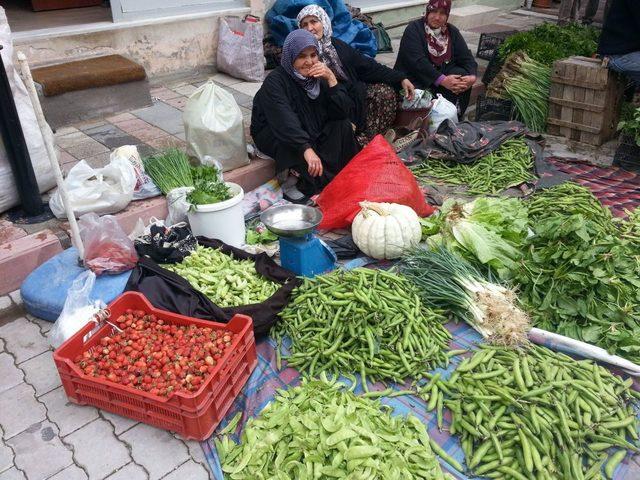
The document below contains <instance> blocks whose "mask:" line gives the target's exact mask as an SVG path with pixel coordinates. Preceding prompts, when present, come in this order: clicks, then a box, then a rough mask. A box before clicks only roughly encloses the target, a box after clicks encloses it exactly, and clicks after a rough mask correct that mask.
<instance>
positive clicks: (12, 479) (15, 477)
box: [0, 467, 27, 480]
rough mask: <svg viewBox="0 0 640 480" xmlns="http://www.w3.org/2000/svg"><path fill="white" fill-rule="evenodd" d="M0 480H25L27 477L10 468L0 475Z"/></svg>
mask: <svg viewBox="0 0 640 480" xmlns="http://www.w3.org/2000/svg"><path fill="white" fill-rule="evenodd" d="M0 480H27V477H25V476H24V473H22V472H21V471H20V470H18V469H16V468H15V467H12V468H10V469H9V470H7V471H6V472H3V473H0Z"/></svg>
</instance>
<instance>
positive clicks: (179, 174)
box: [143, 148, 193, 195]
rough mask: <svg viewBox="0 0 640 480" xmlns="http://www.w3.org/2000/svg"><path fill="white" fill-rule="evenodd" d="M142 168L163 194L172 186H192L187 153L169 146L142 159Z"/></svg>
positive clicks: (172, 187)
mask: <svg viewBox="0 0 640 480" xmlns="http://www.w3.org/2000/svg"><path fill="white" fill-rule="evenodd" d="M143 164H144V169H145V171H146V172H147V173H148V174H149V176H150V177H151V179H152V180H153V181H154V183H155V184H156V185H157V186H158V188H159V189H160V191H161V192H162V193H163V194H165V195H166V194H167V193H169V192H170V191H171V190H173V189H174V188H179V187H193V177H192V175H191V165H190V164H189V158H188V157H187V154H186V153H184V152H183V151H181V150H179V149H177V148H169V149H167V150H165V151H163V152H161V153H158V154H156V155H153V156H151V157H149V158H145V159H144V160H143Z"/></svg>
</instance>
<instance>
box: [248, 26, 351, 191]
mask: <svg viewBox="0 0 640 480" xmlns="http://www.w3.org/2000/svg"><path fill="white" fill-rule="evenodd" d="M352 110H353V101H352V100H351V98H350V97H349V95H348V94H347V91H346V89H345V88H344V86H342V85H340V84H338V81H337V79H336V77H335V75H334V74H333V72H332V71H331V69H330V68H329V67H327V65H325V64H324V63H322V62H321V61H320V59H319V57H318V42H317V41H316V39H315V38H314V37H313V35H312V34H311V33H309V32H307V31H306V30H294V31H293V32H291V33H290V34H289V35H288V36H287V38H286V40H285V42H284V46H283V50H282V61H281V64H280V66H279V67H278V68H276V69H275V70H273V71H272V72H271V73H269V75H267V78H266V79H265V81H264V83H263V84H262V87H261V88H260V90H259V91H258V93H257V94H256V96H255V98H254V101H253V113H252V117H251V136H252V137H253V141H254V142H255V144H256V146H257V147H258V149H259V150H261V151H262V152H264V153H266V154H267V155H269V156H270V157H272V158H273V159H275V161H276V173H279V174H281V173H286V170H289V173H291V174H292V175H293V178H290V179H287V181H284V182H281V183H283V190H284V194H285V198H287V199H288V200H291V201H295V202H304V201H306V200H307V199H306V198H305V197H304V196H303V195H301V192H302V193H303V194H304V195H314V194H316V193H318V192H319V191H320V190H322V188H324V187H325V186H326V184H327V183H329V181H330V180H331V179H332V178H333V177H334V176H335V175H336V174H337V173H338V172H339V171H340V170H342V168H343V167H344V166H345V165H346V164H347V163H348V162H349V160H351V158H353V156H354V155H355V154H356V153H358V150H359V147H358V144H357V142H356V139H355V135H354V132H353V128H352V126H351V121H350V115H351V111H352ZM280 177H281V178H282V176H280ZM284 178H286V175H284ZM296 179H297V185H292V183H295V182H296ZM292 180H293V182H292Z"/></svg>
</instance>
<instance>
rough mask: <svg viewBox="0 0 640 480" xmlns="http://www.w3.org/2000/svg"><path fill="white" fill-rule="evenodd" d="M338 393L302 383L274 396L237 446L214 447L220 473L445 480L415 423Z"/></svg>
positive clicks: (301, 479)
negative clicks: (218, 457) (221, 471)
mask: <svg viewBox="0 0 640 480" xmlns="http://www.w3.org/2000/svg"><path fill="white" fill-rule="evenodd" d="M343 387H344V386H343V385H342V384H340V383H333V382H329V383H326V382H324V381H321V380H311V381H305V380H303V381H302V385H300V386H297V387H295V388H293V389H290V390H279V391H278V392H277V394H276V398H275V400H274V401H273V402H272V403H270V404H269V405H268V406H267V407H265V409H264V410H263V411H262V412H261V413H260V415H259V416H258V417H257V418H252V419H250V420H249V422H248V423H247V425H246V427H245V429H244V431H243V433H242V439H241V444H239V445H236V444H235V443H234V442H233V441H231V440H230V439H229V437H227V436H223V437H222V438H220V439H216V442H215V443H216V448H217V451H218V455H219V456H220V462H221V464H222V470H223V471H224V472H225V473H227V474H228V478H231V479H234V480H257V479H266V478H269V479H283V480H284V479H289V480H293V479H295V480H307V479H309V480H310V479H315V478H340V479H353V480H355V479H383V478H389V479H394V480H405V479H406V480H413V479H425V480H444V478H445V477H444V476H443V473H442V470H441V469H440V465H439V464H438V460H437V458H436V456H435V455H434V454H433V452H432V450H431V448H430V446H429V436H428V434H427V430H426V428H425V426H424V424H422V422H420V421H419V420H418V419H416V418H415V417H413V416H411V415H409V416H407V417H398V416H391V414H390V410H391V408H390V407H381V405H380V404H379V402H377V401H373V400H368V399H365V398H361V397H357V396H356V395H354V394H353V393H351V392H349V391H345V390H344V389H343ZM225 430H226V429H225Z"/></svg>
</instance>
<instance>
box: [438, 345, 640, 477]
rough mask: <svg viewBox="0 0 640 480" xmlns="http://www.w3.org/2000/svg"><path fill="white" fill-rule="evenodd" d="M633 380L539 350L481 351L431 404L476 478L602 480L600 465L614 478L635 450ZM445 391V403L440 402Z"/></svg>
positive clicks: (595, 365) (598, 367)
mask: <svg viewBox="0 0 640 480" xmlns="http://www.w3.org/2000/svg"><path fill="white" fill-rule="evenodd" d="M632 383H633V382H632V380H631V379H629V380H627V381H623V380H622V379H621V378H620V377H617V376H614V375H612V374H611V373H610V372H609V371H608V370H606V369H604V368H602V367H600V366H598V365H597V364H595V363H594V362H592V361H588V360H581V361H576V360H573V359H572V358H571V357H568V356H566V355H564V354H561V353H556V352H553V351H551V350H548V349H545V348H542V347H538V346H533V347H531V348H530V349H529V350H527V351H520V352H518V351H514V350H508V349H505V348H500V347H489V346H483V347H482V349H481V350H479V351H478V352H477V353H476V354H475V355H474V356H473V357H471V358H470V359H465V360H464V361H463V362H462V363H460V365H459V366H458V368H457V369H456V371H455V372H454V373H453V374H452V376H451V378H450V379H449V380H448V381H447V382H444V383H442V384H441V391H438V390H436V391H435V396H436V397H437V399H436V400H435V401H433V398H431V399H430V406H431V407H432V408H435V407H439V408H442V407H441V404H442V403H444V405H445V406H447V407H449V408H450V409H451V411H452V424H451V428H450V431H451V433H452V434H455V433H458V434H460V435H461V437H462V438H461V440H462V442H461V443H462V450H463V451H464V453H465V456H466V459H467V460H466V462H467V467H468V469H469V470H470V471H471V472H473V474H474V475H478V476H483V475H486V476H489V477H491V478H496V479H516V480H527V479H554V480H556V479H558V480H589V479H601V478H602V475H601V469H602V466H603V465H604V467H605V468H604V469H605V474H606V475H607V478H612V475H613V471H614V470H615V468H616V467H617V465H618V464H619V463H620V461H621V460H622V459H623V458H624V456H625V453H626V451H628V450H632V451H634V452H637V451H640V450H639V449H638V447H637V446H636V445H637V443H638V442H637V440H638V426H639V422H638V420H637V418H636V412H635V409H634V404H635V403H636V400H635V398H638V396H639V395H640V394H639V393H638V392H634V391H632V390H630V388H629V387H630V386H631V384H632ZM443 391H444V393H442V392H443ZM444 394H447V396H448V397H449V399H448V400H444V402H442V401H441V400H439V399H440V396H441V395H444ZM633 397H635V398H633ZM628 438H630V439H631V441H629V440H628ZM609 451H611V453H613V455H612V456H611V457H609ZM458 466H459V465H458Z"/></svg>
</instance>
